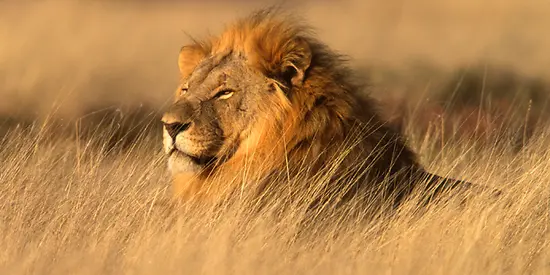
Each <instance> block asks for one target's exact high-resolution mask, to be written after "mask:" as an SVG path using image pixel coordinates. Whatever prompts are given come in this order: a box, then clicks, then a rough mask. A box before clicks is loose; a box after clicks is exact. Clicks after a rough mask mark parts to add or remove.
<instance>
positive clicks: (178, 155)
mask: <svg viewBox="0 0 550 275" xmlns="http://www.w3.org/2000/svg"><path fill="white" fill-rule="evenodd" d="M215 160H216V158H215V157H195V156H191V155H188V154H185V153H183V152H181V151H178V150H172V151H171V152H170V153H169V154H168V169H169V170H170V171H171V172H172V174H173V175H175V174H181V173H200V172H201V171H203V170H204V169H205V168H206V167H208V166H209V165H210V164H212V163H214V162H215Z"/></svg>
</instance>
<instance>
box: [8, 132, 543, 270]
mask: <svg viewBox="0 0 550 275" xmlns="http://www.w3.org/2000/svg"><path fill="white" fill-rule="evenodd" d="M40 131H41V130H40V128H37V129H35V130H28V129H27V130H18V129H15V130H12V131H11V132H10V133H9V134H8V135H7V136H6V137H5V138H4V140H3V141H2V148H3V149H2V152H1V153H0V163H1V166H2V171H1V172H0V181H1V184H0V194H1V195H0V217H1V219H2V220H1V224H0V247H1V250H0V251H2V252H0V273H2V274H28V273H33V274H75V273H77V274H121V273H125V274H152V273H155V274H166V273H168V274H174V273H184V274H223V273H231V274H259V273H260V274H296V273H298V274H358V273H359V274H364V273H369V274H370V273H397V274H411V273H413V274H497V273H510V274H519V273H530V274H533V273H538V274H545V272H547V271H548V269H549V268H550V265H549V262H550V261H549V260H550V248H549V244H550V241H549V240H550V238H549V237H550V235H549V231H548V226H549V224H550V215H549V211H548V209H549V208H548V207H549V206H550V205H549V202H550V201H549V200H548V196H549V195H550V188H549V187H548V184H547V183H548V181H549V180H550V170H549V166H548V157H549V153H550V151H549V150H548V148H549V147H548V137H547V135H548V133H547V132H543V133H540V134H537V137H536V138H535V139H536V141H535V140H534V141H532V142H531V143H530V144H529V145H528V146H527V147H526V148H524V150H523V151H522V152H521V153H513V152H511V151H510V150H507V149H506V148H498V147H490V146H489V147H487V146H485V147H483V146H481V147H476V146H473V145H474V144H472V143H471V142H464V143H461V144H456V145H450V146H447V147H446V148H445V150H444V151H440V150H437V149H436V148H439V145H438V144H433V143H431V142H430V141H427V142H423V141H422V138H424V137H425V136H420V135H418V136H415V135H413V136H415V139H414V140H415V141H416V142H415V144H416V147H417V148H418V149H420V152H421V154H422V156H424V157H423V162H424V163H425V164H427V166H428V167H429V169H430V170H431V171H437V172H438V173H440V174H443V175H453V176H458V177H462V178H466V179H468V180H471V181H474V182H478V183H481V184H484V185H488V186H493V187H498V188H500V189H502V190H503V191H504V195H503V196H502V197H500V198H499V199H497V200H495V199H488V198H487V197H485V196H479V195H476V194H470V195H469V197H470V199H469V200H468V203H467V204H466V205H463V206H459V205H457V204H454V203H451V202H452V201H451V202H449V203H441V204H437V205H432V206H430V207H428V208H427V209H425V210H424V211H422V214H419V212H418V211H417V209H416V208H415V207H412V204H410V205H405V206H404V207H403V208H402V209H401V210H400V211H399V212H398V213H396V214H395V215H392V216H389V217H383V218H377V219H368V220H361V219H358V218H357V217H356V216H351V215H349V216H345V215H340V216H332V217H330V218H329V219H328V220H327V221H329V222H323V223H319V224H318V225H310V226H308V227H307V230H306V231H304V229H303V228H302V227H300V226H299V223H300V222H301V221H302V220H306V221H307V220H308V219H309V217H308V216H307V215H305V214H304V213H305V212H304V211H303V209H302V208H300V207H299V206H297V207H294V208H291V210H289V211H287V212H285V214H277V215H275V214H276V213H275V211H277V210H276V209H277V208H276V207H275V205H276V204H277V203H282V202H281V201H274V202H273V203H272V204H270V205H272V206H269V207H267V208H264V209H262V210H261V211H260V212H259V213H258V212H255V211H253V209H252V207H250V205H249V204H247V203H246V201H244V202H240V203H235V204H228V205H226V206H225V207H221V208H204V207H201V206H200V205H192V204H191V205H186V206H181V207H180V208H179V210H177V211H175V210H173V209H172V210H170V209H169V208H164V207H163V204H162V201H163V198H165V197H167V196H168V195H169V194H168V193H167V192H169V190H168V189H167V187H168V175H167V174H166V172H165V164H164V159H163V156H162V154H161V152H160V150H159V147H160V146H159V139H158V138H156V137H154V135H143V136H142V137H139V138H138V140H137V141H136V142H135V143H134V144H133V145H132V146H130V147H127V148H125V149H121V148H120V147H118V146H110V145H109V144H106V143H105V140H107V139H106V137H107V136H106V134H105V133H102V132H101V131H102V130H99V133H98V134H97V135H95V137H94V138H91V139H82V140H79V139H77V138H75V136H72V137H71V136H68V137H66V138H62V137H59V138H50V139H46V138H45V137H44V136H42V135H41V134H40ZM42 131H45V130H42ZM428 139H429V138H428ZM443 152H444V153H443ZM297 205H298V204H297ZM300 228H302V229H300Z"/></svg>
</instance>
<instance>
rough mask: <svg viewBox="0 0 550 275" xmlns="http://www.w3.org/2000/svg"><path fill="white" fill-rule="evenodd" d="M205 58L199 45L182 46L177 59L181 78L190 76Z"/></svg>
mask: <svg viewBox="0 0 550 275" xmlns="http://www.w3.org/2000/svg"><path fill="white" fill-rule="evenodd" d="M205 56H206V54H205V53H204V50H203V49H202V47H201V46H199V45H188V46H183V47H182V48H181V50H180V55H179V58H178V66H179V69H180V73H181V75H182V76H183V77H188V76H190V75H191V73H193V71H194V70H195V68H196V67H197V65H198V64H199V62H200V61H201V60H203V59H204V57H205Z"/></svg>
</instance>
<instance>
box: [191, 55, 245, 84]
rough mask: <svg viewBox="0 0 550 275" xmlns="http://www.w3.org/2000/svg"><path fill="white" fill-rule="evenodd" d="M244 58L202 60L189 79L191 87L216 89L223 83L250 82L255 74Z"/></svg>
mask: <svg viewBox="0 0 550 275" xmlns="http://www.w3.org/2000/svg"><path fill="white" fill-rule="evenodd" d="M247 66H248V65H247V64H246V62H245V61H244V60H240V59H237V58H224V59H222V60H218V61H215V60H214V58H208V59H207V60H204V61H203V62H201V63H200V64H199V65H198V66H197V68H196V69H195V70H194V71H193V73H192V74H191V75H190V77H189V78H188V79H187V82H188V86H189V88H191V89H193V88H199V89H200V90H202V89H206V90H210V89H214V88H217V87H218V86H220V85H222V84H230V85H233V86H235V87H234V88H237V87H243V86H247V85H249V84H250V82H251V81H250V80H251V78H252V77H253V74H252V72H251V70H250V68H249V67H247Z"/></svg>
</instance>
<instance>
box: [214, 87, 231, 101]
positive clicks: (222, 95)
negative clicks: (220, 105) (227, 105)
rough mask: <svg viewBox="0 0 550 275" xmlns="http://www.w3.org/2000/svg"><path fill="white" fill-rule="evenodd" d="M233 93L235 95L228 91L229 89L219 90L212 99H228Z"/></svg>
mask: <svg viewBox="0 0 550 275" xmlns="http://www.w3.org/2000/svg"><path fill="white" fill-rule="evenodd" d="M233 93H235V91H233V90H230V89H225V90H221V91H219V92H218V93H217V94H216V95H215V96H214V98H217V99H228V98H230V97H231V96H232V95H233Z"/></svg>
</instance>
